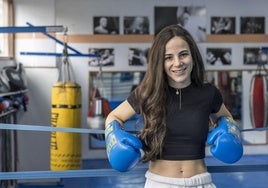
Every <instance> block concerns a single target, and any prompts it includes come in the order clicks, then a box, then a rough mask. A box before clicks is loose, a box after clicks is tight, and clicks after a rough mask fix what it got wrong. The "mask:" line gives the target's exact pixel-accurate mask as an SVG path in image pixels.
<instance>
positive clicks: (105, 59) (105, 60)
mask: <svg viewBox="0 0 268 188" xmlns="http://www.w3.org/2000/svg"><path fill="white" fill-rule="evenodd" d="M88 52H89V53H90V54H94V55H100V56H101V57H100V58H97V57H90V58H89V61H88V65H89V66H100V65H102V66H114V58H115V54H114V49H113V48H89V49H88Z"/></svg>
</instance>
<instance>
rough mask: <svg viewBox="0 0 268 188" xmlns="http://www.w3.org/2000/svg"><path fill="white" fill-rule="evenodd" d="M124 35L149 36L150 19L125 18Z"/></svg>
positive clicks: (140, 17)
mask: <svg viewBox="0 0 268 188" xmlns="http://www.w3.org/2000/svg"><path fill="white" fill-rule="evenodd" d="M124 34H135V35H144V34H149V18H148V17H146V16H126V17H124Z"/></svg>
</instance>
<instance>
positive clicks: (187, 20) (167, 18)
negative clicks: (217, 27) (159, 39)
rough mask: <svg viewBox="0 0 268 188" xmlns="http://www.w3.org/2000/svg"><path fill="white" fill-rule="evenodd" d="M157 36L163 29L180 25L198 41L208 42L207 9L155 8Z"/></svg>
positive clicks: (183, 7)
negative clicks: (172, 25)
mask: <svg viewBox="0 0 268 188" xmlns="http://www.w3.org/2000/svg"><path fill="white" fill-rule="evenodd" d="M154 17H155V19H154V20H155V23H154V24H155V34H157V33H158V32H159V31H160V30H161V29H162V28H163V27H165V26H168V25H171V24H179V25H181V26H182V27H184V28H185V29H187V30H188V31H189V32H190V33H191V35H192V36H193V38H194V39H195V40H196V41H200V42H201V41H205V40H206V8H205V7H200V6H178V7H155V12H154Z"/></svg>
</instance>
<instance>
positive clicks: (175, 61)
mask: <svg viewBox="0 0 268 188" xmlns="http://www.w3.org/2000/svg"><path fill="white" fill-rule="evenodd" d="M182 64H183V63H182V61H181V60H180V58H179V57H178V56H175V57H174V61H173V65H174V66H179V65H182Z"/></svg>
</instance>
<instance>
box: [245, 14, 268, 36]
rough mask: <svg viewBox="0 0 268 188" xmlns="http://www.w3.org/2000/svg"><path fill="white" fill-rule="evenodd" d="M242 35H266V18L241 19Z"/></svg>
mask: <svg viewBox="0 0 268 188" xmlns="http://www.w3.org/2000/svg"><path fill="white" fill-rule="evenodd" d="M240 33H241V34H264V33H265V17H240Z"/></svg>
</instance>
